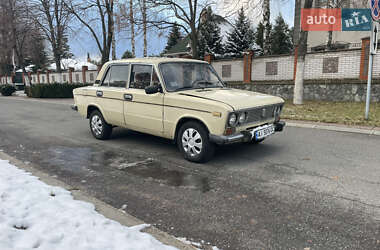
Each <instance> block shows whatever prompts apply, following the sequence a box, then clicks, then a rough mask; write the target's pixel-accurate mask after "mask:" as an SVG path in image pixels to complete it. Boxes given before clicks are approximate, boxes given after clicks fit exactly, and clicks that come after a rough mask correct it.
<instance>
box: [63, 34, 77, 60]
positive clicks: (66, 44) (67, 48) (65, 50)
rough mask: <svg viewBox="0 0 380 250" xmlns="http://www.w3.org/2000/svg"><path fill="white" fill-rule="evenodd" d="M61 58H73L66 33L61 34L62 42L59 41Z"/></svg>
mask: <svg viewBox="0 0 380 250" xmlns="http://www.w3.org/2000/svg"><path fill="white" fill-rule="evenodd" d="M61 43H62V44H61V58H62V59H69V58H73V57H74V55H73V53H71V52H70V46H69V39H68V38H67V34H63V36H62V42H61Z"/></svg>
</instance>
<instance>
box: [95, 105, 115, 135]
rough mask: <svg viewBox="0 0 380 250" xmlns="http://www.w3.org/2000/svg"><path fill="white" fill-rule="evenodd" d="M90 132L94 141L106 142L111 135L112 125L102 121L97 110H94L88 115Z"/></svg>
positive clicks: (101, 116) (100, 114) (102, 118)
mask: <svg viewBox="0 0 380 250" xmlns="http://www.w3.org/2000/svg"><path fill="white" fill-rule="evenodd" d="M90 130H91V133H92V135H93V136H94V137H95V138H96V139H98V140H107V139H109V138H110V136H111V134H112V125H110V124H108V123H107V122H106V121H105V120H104V117H103V115H102V113H101V112H100V111H99V110H94V111H92V112H91V114H90Z"/></svg>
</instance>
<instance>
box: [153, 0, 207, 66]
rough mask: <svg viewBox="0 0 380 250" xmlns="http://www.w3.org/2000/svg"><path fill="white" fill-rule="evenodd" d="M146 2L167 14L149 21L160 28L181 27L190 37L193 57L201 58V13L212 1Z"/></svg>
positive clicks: (169, 0)
mask: <svg viewBox="0 0 380 250" xmlns="http://www.w3.org/2000/svg"><path fill="white" fill-rule="evenodd" d="M146 2H147V4H149V5H150V6H151V7H152V8H155V9H156V10H157V11H159V12H163V13H166V14H167V15H166V16H165V17H164V18H160V19H159V20H147V23H148V24H152V25H154V26H156V27H158V28H159V29H168V28H170V27H172V26H174V25H178V26H179V27H181V28H182V29H183V30H184V31H185V33H186V34H187V35H188V36H189V38H190V45H191V51H192V55H193V58H199V52H198V40H199V39H198V36H199V32H198V28H199V27H198V26H199V21H200V13H201V11H202V10H203V9H204V8H206V7H207V6H208V5H209V4H210V2H208V1H198V0H187V1H186V0H177V1H175V0H146Z"/></svg>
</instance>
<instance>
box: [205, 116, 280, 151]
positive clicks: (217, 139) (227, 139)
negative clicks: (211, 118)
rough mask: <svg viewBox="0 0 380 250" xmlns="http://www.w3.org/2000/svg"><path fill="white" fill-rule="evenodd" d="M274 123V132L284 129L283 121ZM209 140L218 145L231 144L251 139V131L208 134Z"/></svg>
mask: <svg viewBox="0 0 380 250" xmlns="http://www.w3.org/2000/svg"><path fill="white" fill-rule="evenodd" d="M273 125H274V131H275V132H281V131H283V130H284V127H285V122H282V121H280V122H276V123H274V124H273ZM209 138H210V141H211V142H213V143H215V144H218V145H226V144H232V143H237V142H249V141H251V140H252V134H251V131H249V130H246V131H241V132H239V133H238V134H234V135H213V134H210V135H209Z"/></svg>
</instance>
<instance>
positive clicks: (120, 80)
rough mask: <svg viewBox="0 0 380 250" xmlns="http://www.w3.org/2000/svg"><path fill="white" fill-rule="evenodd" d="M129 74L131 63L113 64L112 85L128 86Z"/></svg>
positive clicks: (110, 82) (110, 84) (110, 81)
mask: <svg viewBox="0 0 380 250" xmlns="http://www.w3.org/2000/svg"><path fill="white" fill-rule="evenodd" d="M128 75H129V65H113V66H111V77H110V79H109V86H110V87H123V88H126V87H127V81H128Z"/></svg>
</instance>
